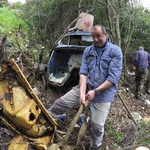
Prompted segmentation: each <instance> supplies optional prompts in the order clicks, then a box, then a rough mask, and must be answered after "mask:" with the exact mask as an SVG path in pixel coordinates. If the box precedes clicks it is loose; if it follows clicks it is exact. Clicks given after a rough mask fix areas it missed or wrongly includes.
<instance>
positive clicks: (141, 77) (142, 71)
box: [133, 46, 150, 98]
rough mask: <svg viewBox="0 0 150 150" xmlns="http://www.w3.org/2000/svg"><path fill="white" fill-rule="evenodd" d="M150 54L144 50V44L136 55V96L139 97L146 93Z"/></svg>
mask: <svg viewBox="0 0 150 150" xmlns="http://www.w3.org/2000/svg"><path fill="white" fill-rule="evenodd" d="M149 61H150V54H149V53H148V52H146V51H145V50H144V48H143V47H142V46H140V47H139V50H138V51H136V53H135V57H134V64H133V66H134V68H136V70H135V73H136V77H135V82H136V93H135V96H136V98H139V96H141V95H142V94H143V93H144V85H145V84H146V82H147V77H148V72H149V71H148V69H149Z"/></svg>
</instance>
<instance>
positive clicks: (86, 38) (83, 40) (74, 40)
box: [60, 35, 93, 46]
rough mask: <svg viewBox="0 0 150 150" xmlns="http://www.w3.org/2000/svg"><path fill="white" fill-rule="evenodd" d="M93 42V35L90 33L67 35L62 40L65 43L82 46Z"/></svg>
mask: <svg viewBox="0 0 150 150" xmlns="http://www.w3.org/2000/svg"><path fill="white" fill-rule="evenodd" d="M92 42H93V39H92V36H90V35H74V36H66V37H64V38H63V39H62V40H61V43H60V44H63V45H78V46H79V45H81V46H89V45H91V44H92Z"/></svg>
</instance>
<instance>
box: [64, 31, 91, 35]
mask: <svg viewBox="0 0 150 150" xmlns="http://www.w3.org/2000/svg"><path fill="white" fill-rule="evenodd" d="M73 35H91V32H90V31H81V30H77V31H71V32H68V33H67V34H66V36H73Z"/></svg>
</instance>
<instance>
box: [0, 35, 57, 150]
mask: <svg viewBox="0 0 150 150" xmlns="http://www.w3.org/2000/svg"><path fill="white" fill-rule="evenodd" d="M5 40H6V38H4V37H2V36H1V41H0V121H1V123H2V124H4V125H5V126H6V127H7V128H8V129H10V130H12V131H13V132H14V133H16V136H14V138H13V139H11V141H10V144H9V146H8V149H9V150H17V149H20V150H22V149H24V150H25V149H28V150H29V149H37V150H39V149H40V150H41V149H42V150H45V149H47V147H48V146H49V145H50V144H51V143H53V140H54V133H55V130H56V126H57V124H56V122H55V121H54V120H53V118H52V117H51V116H50V115H49V114H48V112H47V110H46V109H45V107H44V106H43V104H42V103H41V101H40V100H39V98H38V97H37V95H36V94H35V93H34V91H33V89H32V87H31V86H30V84H29V83H28V81H27V79H26V78H25V76H24V74H23V73H22V71H21V70H20V68H19V67H18V65H17V64H16V63H15V61H14V60H12V59H10V60H7V59H6V56H5V45H4V44H5ZM33 147H34V148H33Z"/></svg>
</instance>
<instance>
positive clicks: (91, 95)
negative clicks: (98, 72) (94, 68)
mask: <svg viewBox="0 0 150 150" xmlns="http://www.w3.org/2000/svg"><path fill="white" fill-rule="evenodd" d="M86 97H87V100H88V101H92V100H93V99H94V97H95V91H94V90H90V91H89V92H88V93H87V94H86Z"/></svg>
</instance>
